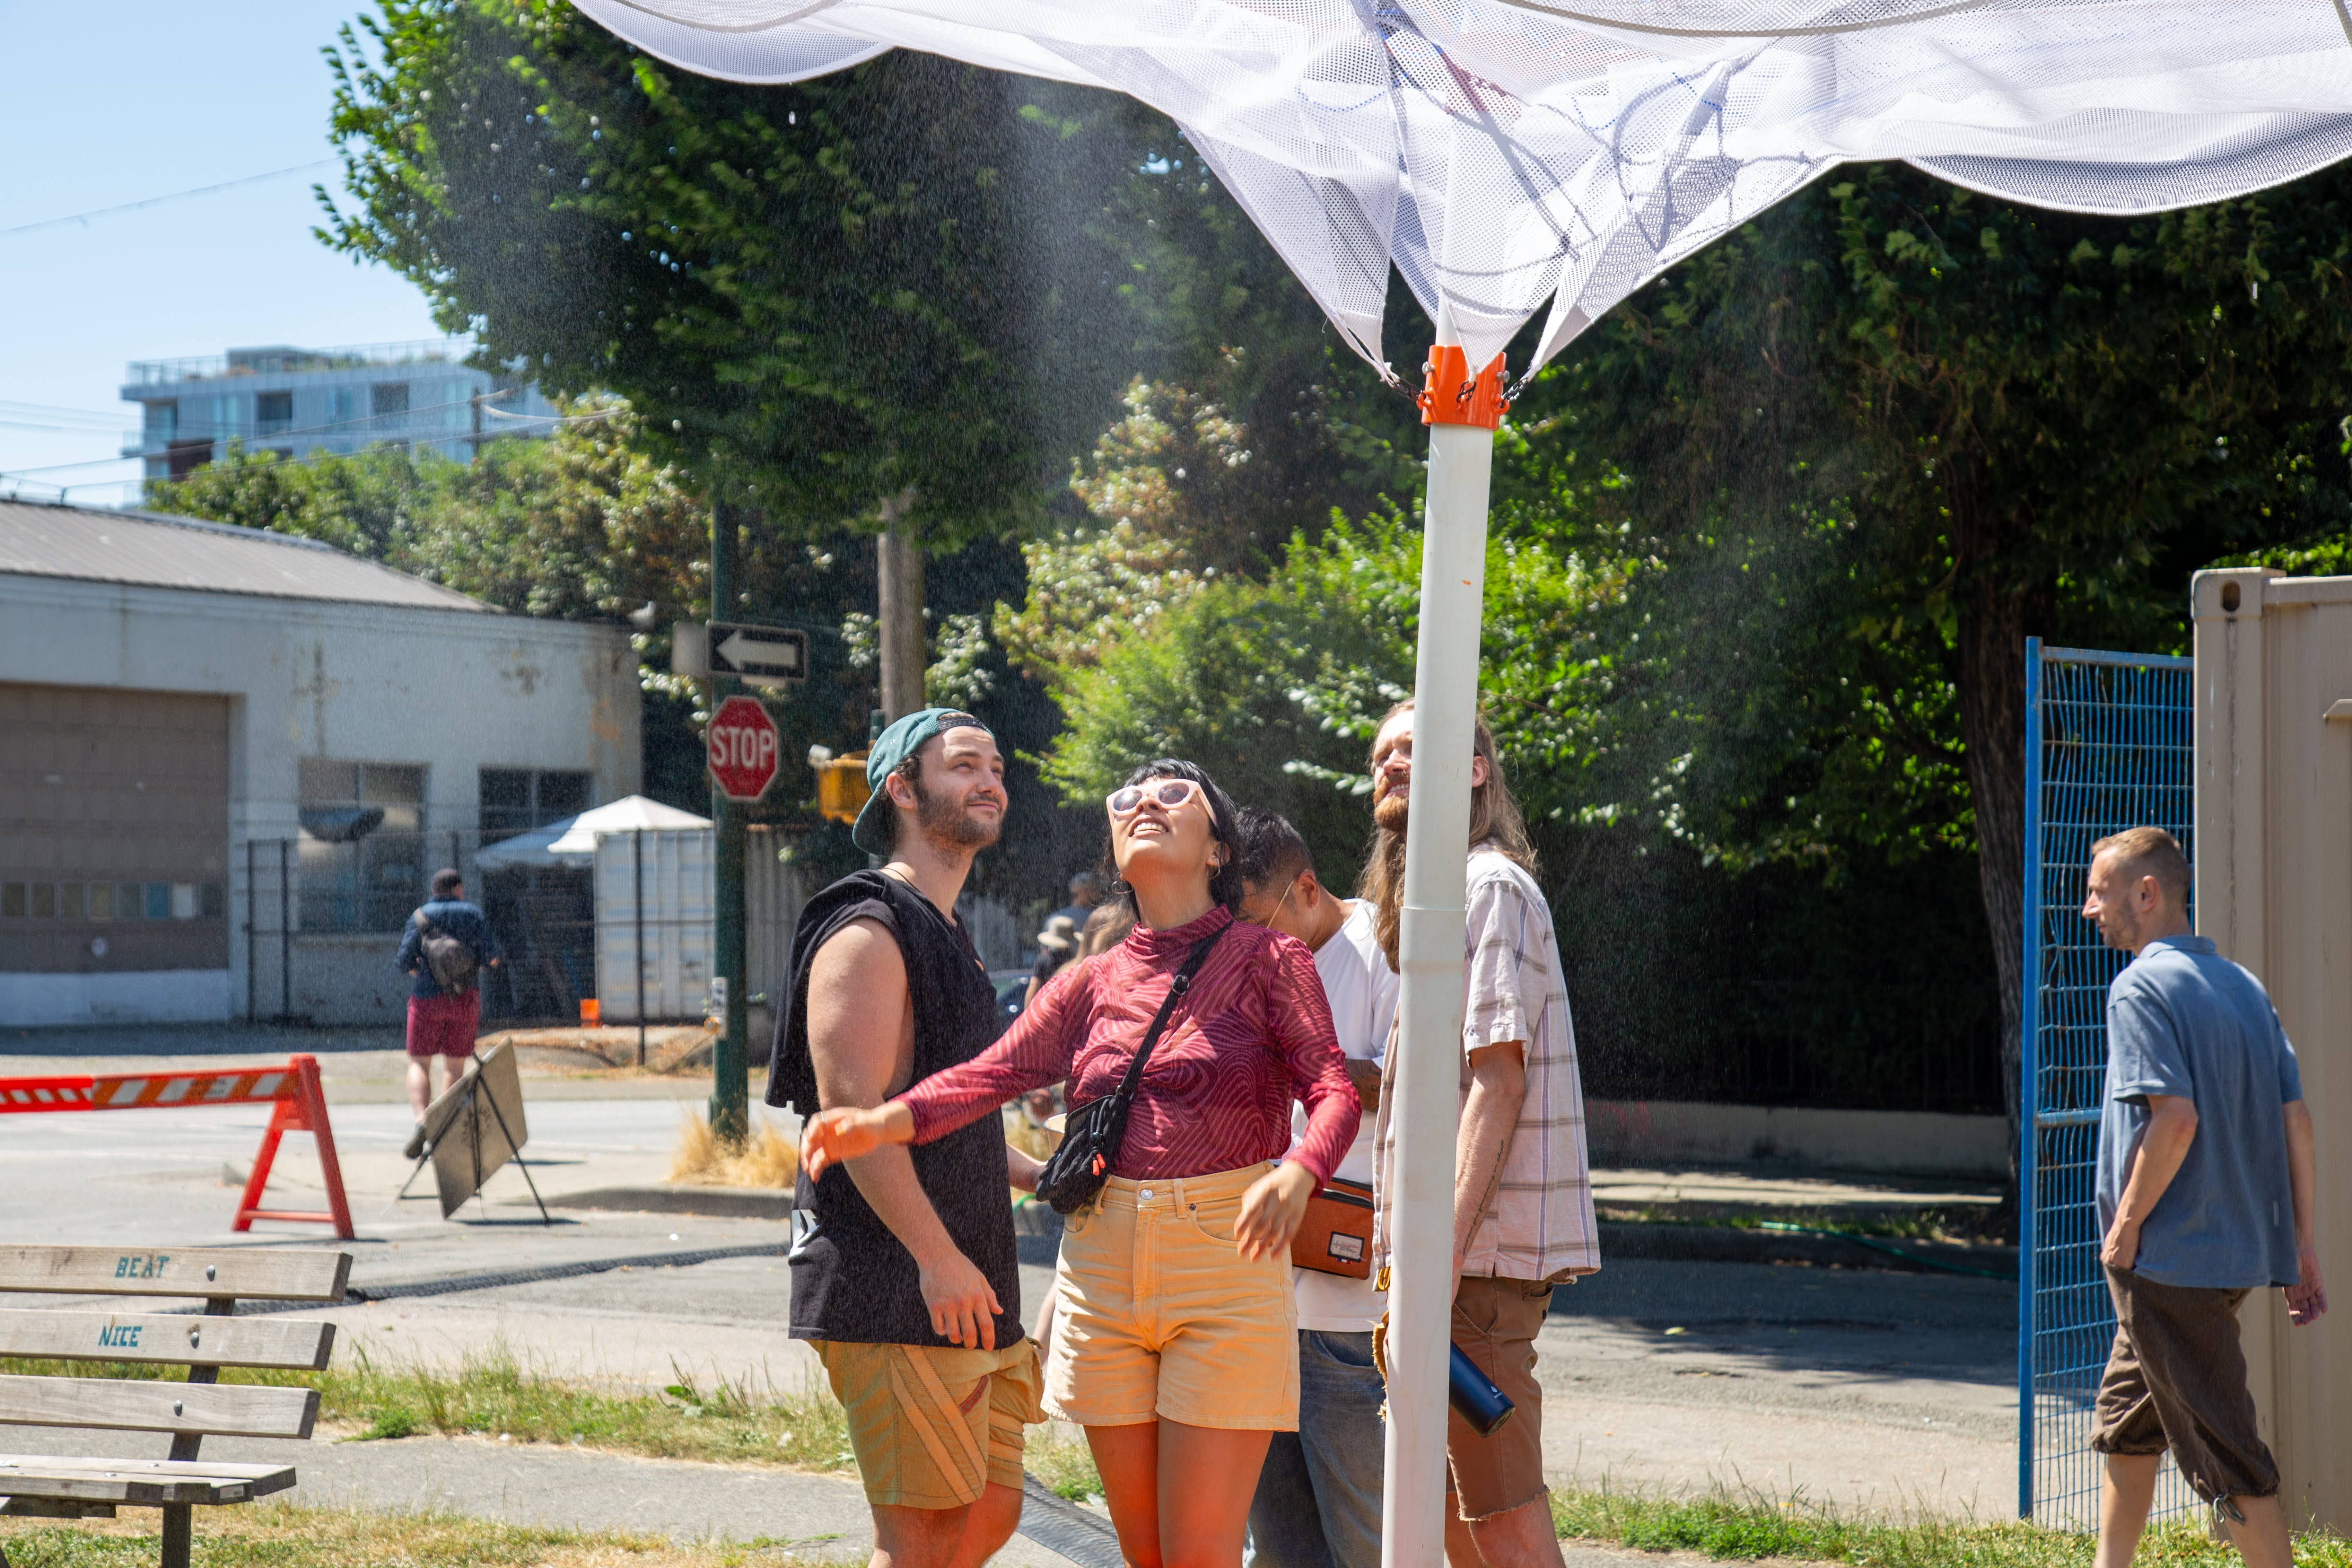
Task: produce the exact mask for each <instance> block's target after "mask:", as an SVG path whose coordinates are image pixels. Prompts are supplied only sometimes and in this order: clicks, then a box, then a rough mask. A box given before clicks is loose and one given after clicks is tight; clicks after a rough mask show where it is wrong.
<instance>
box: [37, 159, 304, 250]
mask: <svg viewBox="0 0 2352 1568" xmlns="http://www.w3.org/2000/svg"><path fill="white" fill-rule="evenodd" d="M334 162H335V160H333V159H332V158H320V159H319V160H317V161H316V162H310V163H297V164H294V165H293V166H292V167H290V168H286V169H272V170H271V171H269V172H268V173H267V174H247V175H246V176H244V177H243V178H241V179H236V180H223V181H222V182H221V183H219V184H217V185H198V186H195V187H194V189H192V190H186V191H173V192H171V193H168V194H165V195H161V196H149V197H147V198H146V199H145V200H143V201H137V202H124V203H122V204H121V205H120V206H112V207H96V208H93V209H92V210H90V211H89V212H87V213H68V214H66V215H65V216H64V217H61V218H43V219H41V220H40V221H39V222H38V223H31V224H19V225H16V227H15V228H13V229H0V239H7V238H9V237H11V236H12V235H28V234H31V233H33V232H34V231H35V230H37V229H51V228H56V227H58V225H63V224H80V223H88V222H89V220H90V219H92V218H104V217H111V216H113V215H114V214H116V213H135V212H137V211H138V210H139V209H140V208H142V207H152V206H154V205H155V204H158V203H160V202H177V201H182V200H184V199H185V198H187V197H189V196H209V195H211V194H212V193H214V192H215V191H233V190H235V189H236V188H237V187H238V186H239V185H257V184H259V183H261V182H262V181H264V180H279V179H283V178H285V177H286V176H287V175H289V174H307V173H309V172H310V171H311V170H313V169H326V168H331V167H332V166H333V165H334Z"/></svg>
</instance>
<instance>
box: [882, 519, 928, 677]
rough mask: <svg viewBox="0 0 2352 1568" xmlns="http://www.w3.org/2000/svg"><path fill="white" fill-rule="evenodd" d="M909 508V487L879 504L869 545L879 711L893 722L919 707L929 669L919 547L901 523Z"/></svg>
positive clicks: (909, 528)
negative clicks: (878, 524) (879, 527)
mask: <svg viewBox="0 0 2352 1568" xmlns="http://www.w3.org/2000/svg"><path fill="white" fill-rule="evenodd" d="M914 504H915V492H914V490H913V488H912V487H911V486H909V487H908V488H907V489H904V490H901V491H899V492H898V494H897V495H896V496H893V497H890V498H889V499H888V500H887V501H885V502H883V503H882V523H883V531H882V532H881V533H880V534H879V535H877V537H876V538H875V540H874V555H875V566H876V572H875V575H876V577H877V580H878V583H879V588H880V592H879V595H878V597H879V599H880V601H881V602H880V604H879V607H878V608H879V609H880V611H881V613H880V615H879V616H878V617H877V625H876V627H875V631H876V632H877V635H878V640H879V642H880V643H881V650H880V651H881V654H882V711H883V712H884V713H885V714H887V715H888V716H889V717H890V718H893V719H897V718H902V717H904V716H906V715H908V714H910V713H913V712H914V711H915V710H916V709H918V708H919V707H922V706H925V705H924V701H923V671H924V669H925V668H926V667H927V666H928V665H929V663H930V661H929V657H928V656H927V655H926V653H925V649H924V637H923V547H922V546H921V544H920V543H919V542H918V541H917V540H916V538H915V530H914V528H913V527H912V526H911V525H908V524H907V523H906V522H904V521H903V520H902V519H903V518H904V517H905V516H906V514H907V512H908V510H909V509H910V508H911V507H913V506H914Z"/></svg>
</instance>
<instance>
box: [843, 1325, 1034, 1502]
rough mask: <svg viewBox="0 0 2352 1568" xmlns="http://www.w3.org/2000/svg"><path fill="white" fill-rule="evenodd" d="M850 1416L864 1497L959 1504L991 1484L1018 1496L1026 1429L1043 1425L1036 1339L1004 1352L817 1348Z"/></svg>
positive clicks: (909, 1346)
mask: <svg viewBox="0 0 2352 1568" xmlns="http://www.w3.org/2000/svg"><path fill="white" fill-rule="evenodd" d="M814 1349H815V1351H816V1354H817V1359H818V1360H819V1361H820V1362H822V1363H824V1370H825V1375H826V1376H827V1377H828V1378H830V1379H831V1380H832V1383H833V1393H834V1397H835V1398H836V1399H838V1400H840V1401H841V1407H842V1409H843V1411H844V1412H845V1413H846V1415H847V1416H848V1418H849V1448H850V1452H851V1454H852V1455H853V1456H854V1457H855V1458H856V1460H857V1475H858V1479H860V1480H862V1481H864V1482H865V1483H866V1501H868V1502H870V1503H873V1504H874V1505H876V1506H877V1507H879V1508H930V1509H940V1508H963V1507H965V1506H967V1505H969V1504H971V1503H974V1502H977V1501H979V1500H980V1495H981V1493H982V1490H985V1489H986V1488H988V1487H991V1486H1000V1487H1010V1488H1012V1489H1013V1490H1014V1491H1019V1490H1021V1485H1022V1481H1021V1458H1022V1446H1023V1437H1024V1432H1023V1429H1024V1427H1026V1426H1028V1425H1029V1424H1031V1423H1033V1422H1037V1421H1043V1420H1044V1419H1045V1411H1044V1410H1043V1409H1042V1408H1040V1407H1039V1405H1038V1403H1037V1396H1038V1392H1039V1389H1040V1386H1041V1385H1042V1383H1043V1379H1042V1377H1041V1376H1040V1375H1039V1373H1038V1369H1037V1345H1036V1342H1035V1341H1034V1340H1026V1339H1024V1340H1023V1341H1022V1342H1021V1343H1019V1344H1016V1345H1011V1346H1008V1347H1005V1348H1003V1349H998V1350H976V1349H965V1348H962V1347H960V1346H957V1345H923V1344H853V1343H846V1342H844V1341H837V1340H818V1341H816V1342H814Z"/></svg>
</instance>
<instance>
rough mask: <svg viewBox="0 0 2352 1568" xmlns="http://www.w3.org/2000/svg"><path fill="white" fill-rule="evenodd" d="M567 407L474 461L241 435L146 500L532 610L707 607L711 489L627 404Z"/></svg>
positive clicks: (576, 615) (575, 614)
mask: <svg viewBox="0 0 2352 1568" xmlns="http://www.w3.org/2000/svg"><path fill="white" fill-rule="evenodd" d="M565 412H566V413H569V414H571V415H572V422H570V423H565V424H562V425H559V426H558V427H557V428H556V430H555V432H554V434H552V435H551V436H550V437H549V438H547V439H545V440H524V439H520V438H514V437H509V438H508V439H506V440H501V441H495V442H491V443H489V444H488V445H486V446H485V447H484V448H483V450H482V453H481V455H480V456H479V457H478V459H477V460H476V461H474V462H473V463H470V464H468V463H461V462H458V461H457V460H456V459H454V458H450V457H445V456H443V455H440V454H439V453H437V452H435V451H432V450H430V449H427V450H425V451H422V452H412V451H409V450H407V449H404V448H398V447H391V446H377V447H372V448H369V449H368V450H366V451H363V452H359V453H354V454H352V455H349V456H334V455H329V454H326V453H323V452H320V453H313V454H311V455H310V456H309V457H307V458H305V459H300V460H288V459H283V458H280V457H279V456H278V455H277V454H276V453H274V452H270V451H267V450H264V451H259V452H252V451H246V450H243V449H241V448H238V447H234V446H232V447H231V448H230V450H229V452H228V454H227V455H226V456H225V457H223V458H221V459H220V460H218V461H216V462H214V463H210V464H207V465H205V466H203V467H200V468H198V469H196V470H194V472H193V473H191V474H190V475H189V476H187V477H186V478H184V479H177V480H171V479H158V480H151V481H149V483H148V485H147V502H148V505H150V506H152V507H157V508H158V509H161V510H164V511H171V512H178V513H181V514H184V515H185V516H188V517H205V518H209V519H211V520H213V521H215V522H227V523H237V524H241V525H243V526H245V527H247V528H268V529H270V530H272V531H274V532H278V533H288V534H298V535H300V536H302V537H304V538H315V539H320V540H322V541H324V542H325V543H328V544H331V545H335V546H337V547H338V548H340V549H346V550H349V551H351V552H352V553H353V554H355V555H361V556H365V557H367V558H368V559H373V560H380V561H382V562H383V563H384V564H385V565H386V566H389V567H392V568H394V569H395V570H400V571H404V572H408V573H411V574H413V575H415V576H417V577H422V578H425V579H426V580H430V581H434V582H438V583H442V584H445V585H446V586H447V587H450V588H454V589H456V590H457V591H458V592H460V593H465V594H469V595H471V596H473V597H474V598H477V599H479V600H482V601H486V602H488V603H491V604H495V605H497V606H499V608H500V609H502V610H512V611H516V612H520V613H522V614H526V615H539V616H547V617H551V618H553V619H557V620H565V621H614V620H618V619H620V618H621V617H622V616H624V615H625V614H627V613H628V612H631V611H634V610H635V609H637V608H638V607H639V606H640V605H642V604H645V603H646V602H648V601H653V602H656V603H657V604H669V605H676V606H678V607H680V608H681V609H682V610H691V609H698V608H699V607H700V606H701V604H702V602H703V601H705V600H706V599H707V598H708V596H709V573H708V564H707V555H708V540H709V510H708V507H707V504H706V503H705V501H704V499H703V497H702V496H701V495H700V493H699V492H698V490H697V489H695V488H694V487H693V486H690V485H689V484H688V482H687V480H686V478H685V476H682V475H681V474H680V472H679V471H678V470H677V468H676V467H674V466H672V465H667V464H663V463H660V462H657V461H656V459H655V458H654V457H653V456H652V455H650V454H648V453H647V452H646V449H645V446H644V444H643V443H642V441H641V439H640V437H639V432H638V421H637V419H636V416H635V413H634V412H633V411H632V410H631V409H630V408H629V407H628V405H627V404H625V403H623V402H617V401H612V400H605V401H602V402H596V403H593V404H585V403H583V404H568V405H566V408H565Z"/></svg>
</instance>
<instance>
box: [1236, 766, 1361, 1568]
mask: <svg viewBox="0 0 2352 1568" xmlns="http://www.w3.org/2000/svg"><path fill="white" fill-rule="evenodd" d="M1240 827H1241V840H1242V842H1241V852H1240V858H1241V870H1242V887H1243V897H1242V910H1241V914H1242V918H1243V919H1244V920H1248V921H1253V922H1255V924H1257V925H1265V926H1268V927H1271V928H1272V929H1274V930H1276V931H1279V932H1281V933H1283V934H1284V935H1285V936H1295V937H1297V939H1298V940H1299V941H1301V942H1304V943H1305V944H1307V950H1308V951H1309V952H1311V953H1313V954H1314V955H1315V968H1316V972H1317V973H1318V974H1319V975H1320V976H1321V977H1323V992H1324V995H1325V997H1326V998H1328V999H1329V1001H1330V1004H1331V1022H1332V1024H1333V1025H1334V1026H1335V1027H1336V1029H1337V1030H1338V1033H1339V1052H1340V1054H1341V1055H1342V1056H1344V1057H1346V1058H1347V1068H1348V1077H1349V1080H1350V1081H1351V1082H1353V1083H1354V1084H1355V1086H1356V1093H1357V1096H1358V1097H1359V1098H1360V1099H1361V1100H1362V1101H1363V1103H1364V1120H1363V1124H1362V1126H1361V1127H1360V1129H1359V1130H1358V1132H1357V1134H1356V1141H1355V1143H1354V1145H1351V1146H1350V1147H1349V1150H1348V1155H1347V1157H1346V1158H1345V1159H1343V1160H1342V1161H1340V1162H1339V1169H1338V1170H1337V1171H1335V1172H1333V1173H1332V1174H1333V1175H1334V1176H1336V1177H1338V1178H1339V1179H1341V1180H1345V1181H1354V1182H1361V1183H1363V1184H1364V1185H1365V1186H1370V1184H1371V1180H1372V1139H1371V1134H1370V1127H1371V1125H1372V1113H1373V1112H1374V1111H1375V1110H1377V1109H1378V1108H1379V1104H1380V1092H1381V1059H1382V1057H1383V1056H1384V1055H1385V1054H1386V1052H1387V1050H1388V1039H1389V1029H1390V1026H1391V1023H1392V1022H1393V1021H1394V1020H1395V1018H1396V1006H1397V976H1396V971H1395V970H1393V969H1391V968H1390V967H1389V961H1388V958H1387V956H1386V955H1384V954H1383V953H1382V952H1381V945H1380V940H1379V938H1378V937H1377V936H1374V934H1373V931H1372V916H1371V909H1370V905H1367V904H1354V903H1350V902H1349V901H1347V900H1345V899H1342V898H1340V897H1339V896H1338V895H1336V894H1333V893H1332V892H1331V891H1330V890H1329V889H1328V888H1327V887H1325V886H1324V885H1323V883H1322V881H1321V879H1320V878H1318V876H1317V875H1316V874H1315V862H1314V859H1313V857H1312V856H1311V855H1310V854H1309V853H1308V852H1307V841H1305V840H1304V839H1302V838H1300V837H1299V836H1298V830H1297V829H1296V828H1294V827H1292V826H1291V825H1290V824H1289V823H1288V822H1287V821H1284V820H1283V819H1282V818H1281V817H1278V816H1276V814H1275V813H1273V812H1271V811H1262V810H1256V809H1255V808H1251V807H1244V808H1243V809H1242V810H1241V812H1240ZM1291 1123H1292V1131H1293V1135H1294V1137H1296V1136H1297V1135H1299V1134H1303V1133H1304V1132H1305V1130H1306V1126H1307V1120H1306V1112H1305V1109H1304V1108H1303V1107H1301V1106H1299V1105H1297V1103H1293V1105H1292V1106H1291ZM1292 1273H1293V1274H1294V1275H1295V1276H1296V1277H1297V1298H1298V1430H1297V1431H1296V1432H1276V1434H1275V1435H1274V1441H1273V1443H1272V1445H1271V1446H1269V1448H1267V1450H1266V1456H1265V1469H1264V1470H1263V1471H1262V1472H1261V1473H1260V1475H1259V1477H1258V1484H1257V1495H1256V1497H1255V1499H1254V1500H1252V1502H1251V1504H1250V1521H1249V1548H1248V1551H1247V1552H1246V1553H1245V1554H1244V1558H1243V1561H1244V1563H1246V1564H1248V1568H1327V1565H1328V1568H1378V1564H1379V1563H1380V1560H1381V1463H1382V1459H1383V1454H1382V1448H1383V1442H1384V1437H1383V1433H1382V1431H1381V1400H1382V1398H1383V1397H1385V1395H1384V1392H1383V1390H1382V1388H1381V1375H1380V1373H1379V1371H1378V1370H1377V1369H1376V1368H1375V1367H1374V1366H1373V1364H1372V1329H1373V1327H1374V1326H1375V1325H1376V1324H1378V1323H1379V1322H1380V1320H1381V1312H1382V1310H1383V1309H1384V1308H1385V1306H1386V1305H1387V1301H1386V1299H1385V1297H1384V1296H1383V1295H1382V1293H1381V1291H1379V1290H1377V1289H1376V1288H1374V1286H1373V1284H1372V1282H1371V1281H1370V1280H1350V1279H1348V1278H1347V1277H1345V1276H1344V1275H1339V1274H1326V1273H1321V1272H1318V1271H1317V1270H1312V1269H1294V1270H1292Z"/></svg>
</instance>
